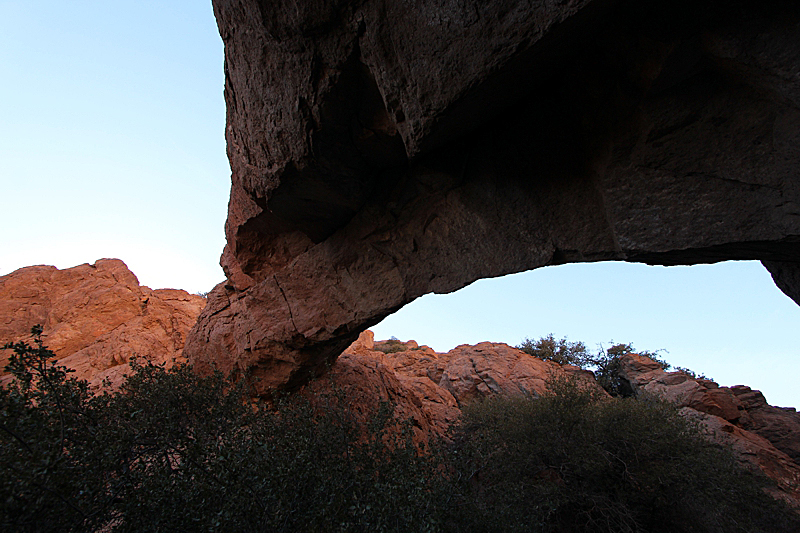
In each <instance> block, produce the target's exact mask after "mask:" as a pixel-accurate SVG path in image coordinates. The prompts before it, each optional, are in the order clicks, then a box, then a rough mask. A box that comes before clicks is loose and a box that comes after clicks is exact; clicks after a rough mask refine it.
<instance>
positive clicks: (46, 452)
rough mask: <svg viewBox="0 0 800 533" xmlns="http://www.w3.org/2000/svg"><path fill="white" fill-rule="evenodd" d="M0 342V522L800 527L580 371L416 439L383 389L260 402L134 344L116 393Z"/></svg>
mask: <svg viewBox="0 0 800 533" xmlns="http://www.w3.org/2000/svg"><path fill="white" fill-rule="evenodd" d="M10 347H11V348H12V349H13V351H14V355H12V357H11V363H10V364H9V366H8V369H9V370H10V371H11V372H12V373H13V374H14V376H15V381H14V382H13V383H12V384H11V386H10V387H8V388H0V530H2V531H15V532H17V531H19V532H27V531H31V532H48V531H59V532H61V531H104V532H111V531H114V532H128V531H131V532H132V531H137V532H138V531H144V532H147V531H154V532H155V531H226V532H228V531H230V532H239V531H245V532H246V531H253V532H261V531H303V532H306V531H311V532H314V531H320V532H322V531H325V532H328V531H334V532H350V531H353V532H356V531H370V532H371V531H425V532H427V531H452V532H459V531H512V532H513V531H541V532H566V531H576V532H580V531H587V532H588V531H591V532H595V531H597V532H611V531H615V532H616V531H632V532H644V531H649V532H655V533H657V532H661V531H674V532H679V533H680V532H716V531H726V532H728V531H753V532H758V531H792V530H793V529H791V528H793V527H794V528H797V527H800V525H799V524H798V522H797V520H796V517H794V518H793V516H794V515H790V514H788V513H787V512H785V509H783V508H781V507H780V505H779V504H778V503H777V502H775V501H774V500H772V499H771V498H769V497H767V496H765V494H764V493H763V492H761V489H760V487H761V486H762V485H763V484H764V483H766V481H764V480H763V479H760V478H757V477H756V476H754V475H752V474H749V473H746V472H743V471H741V470H740V469H739V468H738V467H737V465H736V464H735V461H733V459H732V458H731V456H730V454H729V453H728V452H726V451H725V450H724V449H721V448H720V447H719V446H716V445H713V444H710V443H709V442H708V441H706V440H705V439H704V438H703V435H702V433H701V432H700V430H699V428H698V427H697V426H696V425H693V424H692V423H691V422H689V421H686V420H684V419H682V418H681V417H680V416H678V414H677V412H676V411H675V409H674V408H672V407H670V406H668V405H666V404H662V403H660V402H657V401H653V400H634V399H623V398H614V399H608V398H607V397H606V398H605V399H603V398H600V397H599V396H598V395H597V393H594V392H591V391H588V390H585V389H581V388H580V387H579V385H578V384H577V383H576V382H575V381H563V380H562V381H552V382H551V383H550V387H551V390H550V392H549V393H548V394H545V395H543V397H542V398H541V399H539V400H534V399H533V398H502V397H494V398H489V399H487V400H485V401H483V402H480V403H474V404H471V405H469V406H467V408H466V409H465V411H464V415H463V418H462V421H461V423H460V424H459V425H458V426H457V427H455V428H454V430H453V433H452V435H451V437H452V440H451V441H442V442H438V443H436V442H434V443H432V446H431V447H429V448H428V449H427V450H425V453H420V452H419V451H418V449H417V448H416V447H415V446H414V445H413V443H412V441H411V435H412V431H411V430H412V427H411V426H410V423H409V422H402V421H401V422H399V423H398V422H396V421H395V417H394V415H393V408H392V406H391V405H390V404H381V405H377V406H375V409H374V411H373V412H372V414H371V415H370V416H369V417H368V420H367V421H366V424H365V423H364V421H363V419H361V418H360V417H356V416H355V415H354V414H353V412H351V411H349V410H348V401H347V400H348V398H347V393H346V391H341V390H338V389H336V388H335V387H333V392H332V393H330V394H328V395H320V396H315V397H312V398H310V399H307V398H304V397H303V396H300V395H294V396H291V397H286V398H283V399H278V400H276V401H275V403H274V405H272V406H269V407H268V406H266V405H263V404H259V405H256V406H254V405H252V403H251V402H250V400H249V394H248V391H247V390H246V388H245V387H244V385H242V382H238V383H233V382H231V381H229V380H227V379H225V378H223V376H221V375H219V374H216V375H213V376H209V377H198V376H196V375H195V374H194V373H193V372H192V371H191V369H190V368H189V367H188V366H185V365H178V366H175V367H173V368H171V369H169V370H166V369H165V368H163V367H161V366H156V365H152V364H149V363H147V364H138V363H137V362H135V361H134V362H132V368H133V370H132V374H131V376H130V377H128V378H127V379H126V381H125V382H124V384H123V385H122V388H121V390H120V391H119V392H116V393H104V394H100V395H96V396H93V395H92V394H91V393H90V391H89V389H88V386H87V384H86V382H85V381H80V380H75V379H72V378H70V377H69V375H68V372H67V370H66V369H64V368H63V367H59V366H57V365H53V364H52V363H50V362H49V359H50V358H52V357H53V354H52V352H50V351H49V350H48V349H47V348H45V347H44V346H43V344H42V341H41V328H35V329H34V342H33V345H32V346H31V345H28V344H26V343H17V344H14V345H11V346H10ZM609 351H611V350H609ZM613 353H616V351H614V352H612V355H613Z"/></svg>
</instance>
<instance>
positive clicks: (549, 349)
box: [517, 333, 592, 368]
mask: <svg viewBox="0 0 800 533" xmlns="http://www.w3.org/2000/svg"><path fill="white" fill-rule="evenodd" d="M517 349H519V350H522V351H523V352H525V353H527V354H528V355H532V356H534V357H538V358H539V359H544V360H547V361H553V362H555V363H558V364H560V365H575V366H579V367H581V368H585V367H586V365H588V364H589V363H590V362H591V358H592V356H591V354H590V353H589V352H587V351H586V346H585V345H584V344H583V343H582V342H568V341H567V339H566V338H563V339H560V340H556V338H555V337H553V334H552V333H550V334H549V335H547V336H546V337H542V338H540V339H539V340H538V341H534V340H532V339H530V338H526V339H525V340H524V341H522V343H521V344H520V345H519V346H517Z"/></svg>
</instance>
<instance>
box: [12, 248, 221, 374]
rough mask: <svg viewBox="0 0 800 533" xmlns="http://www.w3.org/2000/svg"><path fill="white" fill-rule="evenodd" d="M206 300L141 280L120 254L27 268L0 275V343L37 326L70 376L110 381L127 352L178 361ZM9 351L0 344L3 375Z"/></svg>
mask: <svg viewBox="0 0 800 533" xmlns="http://www.w3.org/2000/svg"><path fill="white" fill-rule="evenodd" d="M205 303H206V301H205V298H203V297H201V296H197V295H192V294H189V293H187V292H185V291H182V290H174V289H158V290H151V289H149V288H148V287H143V286H140V285H139V280H137V279H136V276H135V275H134V274H133V273H132V272H131V271H130V270H128V267H127V266H125V263H123V262H122V261H120V260H119V259H101V260H99V261H97V262H96V263H95V264H94V265H89V264H84V265H80V266H76V267H74V268H68V269H64V270H58V269H57V268H55V267H52V266H31V267H25V268H21V269H19V270H16V271H14V272H12V273H11V274H8V275H5V276H2V277H0V346H2V345H4V344H5V343H7V342H17V341H21V340H26V341H27V340H29V338H30V330H31V327H32V326H33V325H35V324H41V325H42V326H43V327H44V341H45V345H46V346H47V347H48V348H50V349H51V350H53V351H54V352H55V353H56V355H57V356H58V361H59V363H60V364H63V365H65V366H67V367H69V368H72V369H74V370H76V373H75V374H73V375H74V376H75V377H77V378H80V379H86V380H88V381H89V382H90V383H92V384H94V385H98V384H100V383H102V381H103V379H104V378H108V379H109V380H110V381H111V383H112V384H114V383H117V382H119V380H120V379H121V376H122V374H123V373H124V372H126V371H128V370H129V369H130V367H129V365H128V361H129V360H130V358H131V357H134V356H135V357H142V358H144V359H147V360H150V361H153V362H154V363H168V364H172V362H173V361H174V360H181V358H182V351H183V347H184V343H185V340H186V334H187V333H188V331H189V329H190V328H191V327H192V326H193V325H194V323H195V321H196V320H197V316H198V315H199V314H200V311H201V310H202V309H203V307H204V306H205ZM9 357H10V351H6V350H0V373H2V369H3V368H5V365H6V364H7V363H8V358H9Z"/></svg>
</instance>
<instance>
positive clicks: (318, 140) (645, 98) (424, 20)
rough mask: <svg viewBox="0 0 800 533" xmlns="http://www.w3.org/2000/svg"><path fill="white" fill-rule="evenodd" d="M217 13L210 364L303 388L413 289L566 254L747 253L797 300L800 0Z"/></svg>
mask: <svg viewBox="0 0 800 533" xmlns="http://www.w3.org/2000/svg"><path fill="white" fill-rule="evenodd" d="M213 3H214V10H215V14H216V17H217V22H218V26H219V29H220V35H221V36H222V39H223V41H224V43H225V70H226V82H225V98H226V103H227V129H226V137H227V142H228V156H229V159H230V162H231V168H232V185H231V196H230V202H229V214H228V220H227V223H226V235H227V245H226V247H225V250H224V252H223V256H222V261H221V262H222V265H223V268H224V270H225V272H226V275H227V281H226V282H225V283H223V284H221V285H219V286H218V287H217V288H215V289H214V291H212V294H211V295H210V298H209V305H208V306H207V308H206V309H205V311H204V312H203V313H202V314H201V316H200V319H199V321H198V323H197V325H196V326H195V328H194V329H193V330H192V332H191V333H190V335H189V338H188V339H187V345H186V351H185V354H186V355H187V356H188V357H189V359H190V360H191V361H192V362H194V363H195V364H196V365H197V366H198V368H201V369H203V368H205V369H210V368H212V367H214V366H216V367H217V368H220V369H222V370H223V371H237V372H245V371H246V372H251V373H252V374H254V375H255V376H256V377H259V378H260V379H261V380H260V381H259V383H260V384H261V385H259V387H260V388H261V390H262V392H266V391H267V390H269V389H271V388H293V387H297V386H300V385H301V384H302V383H304V382H305V381H306V380H307V379H308V378H309V377H310V376H313V375H315V374H319V373H320V372H322V371H324V369H325V367H326V366H327V365H328V364H329V363H330V362H331V361H333V360H334V359H335V358H336V357H338V355H339V354H340V353H341V352H342V351H343V350H344V349H345V348H346V347H347V346H348V345H349V344H350V343H351V342H352V341H354V340H355V339H356V337H357V336H358V334H359V332H361V331H363V330H364V329H366V328H368V327H369V326H371V325H373V324H376V323H377V322H379V321H380V320H381V319H383V318H384V317H385V316H387V315H389V314H391V313H392V312H394V311H396V310H397V309H399V308H400V307H402V306H403V305H405V304H406V303H408V302H410V301H412V300H414V299H415V298H417V297H419V296H422V295H424V294H426V293H429V292H437V293H446V292H451V291H454V290H456V289H459V288H461V287H463V286H465V285H467V284H469V283H471V282H473V281H475V280H477V279H479V278H485V277H493V276H501V275H505V274H509V273H513V272H520V271H523V270H528V269H532V268H536V267H540V266H545V265H552V264H561V263H566V262H577V261H603V260H625V261H637V262H646V263H650V264H664V265H677V264H695V263H709V262H716V261H721V260H727V259H758V260H762V261H764V263H765V266H766V267H767V268H768V269H769V270H770V272H771V273H772V274H773V277H774V278H775V280H776V283H777V285H778V286H779V287H780V288H781V289H782V290H784V292H786V293H787V294H788V295H789V296H790V297H792V298H794V299H795V301H800V284H799V283H798V282H797V280H798V279H800V266H799V265H800V177H798V172H799V171H798V169H800V4H798V3H796V2H788V1H787V2H779V1H776V2H756V1H744V0H736V1H733V2H720V1H710V0H700V1H692V2H689V1H669V2H667V1H653V2H646V3H642V2H635V1H625V0H616V1H612V0H570V1H564V2H550V1H548V2H527V1H521V0H499V1H495V2H483V1H478V0H415V1H409V2H397V1H387V0H359V1H347V0H326V1H323V2H311V1H301V0H214V2H213Z"/></svg>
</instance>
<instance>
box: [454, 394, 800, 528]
mask: <svg viewBox="0 0 800 533" xmlns="http://www.w3.org/2000/svg"><path fill="white" fill-rule="evenodd" d="M454 442H455V443H456V449H455V451H454V457H457V458H458V461H457V462H456V466H455V470H456V471H457V474H456V475H454V479H457V480H459V481H458V483H457V485H458V490H457V491H455V492H457V493H458V494H459V495H460V497H461V498H462V501H461V504H460V505H461V507H462V509H463V512H462V513H460V514H459V515H458V520H459V521H458V523H457V524H456V525H455V526H454V527H453V530H454V531H458V530H463V531H467V530H469V531H541V532H609V533H610V532H652V533H657V532H672V533H674V532H717V531H719V532H722V531H725V532H729V531H740V532H756V531H763V532H770V531H772V532H774V531H793V530H794V529H791V528H793V527H797V526H798V525H800V522H798V521H797V518H796V515H793V514H792V513H791V512H790V511H788V510H787V509H786V508H785V507H783V506H782V505H781V504H780V503H778V502H776V501H775V500H773V499H772V498H771V497H770V496H768V495H766V494H765V493H764V492H763V491H762V490H761V487H762V486H764V485H765V484H767V480H766V478H760V477H758V476H755V475H754V474H752V473H750V472H747V471H744V470H742V469H741V468H740V467H739V466H738V464H737V463H736V461H735V460H734V458H733V457H732V455H731V454H730V452H729V451H728V450H726V449H724V448H722V447H720V446H719V445H716V444H714V443H712V442H711V441H709V440H708V439H706V438H705V437H704V435H703V432H702V430H701V428H700V427H699V426H697V425H696V424H695V423H693V422H692V421H689V420H686V419H684V418H683V417H681V416H680V415H679V413H678V412H677V410H676V409H675V407H673V406H671V405H669V404H666V403H663V402H660V401H657V400H655V399H652V398H650V399H633V398H608V397H606V398H601V397H599V396H598V395H597V394H596V393H595V392H592V391H590V390H588V389H583V388H581V386H580V384H579V383H578V382H576V381H574V380H556V381H553V382H551V390H550V392H549V393H548V394H546V395H544V396H543V397H542V398H540V399H534V398H532V397H520V396H517V397H499V396H496V397H491V398H487V399H485V400H483V401H477V402H474V403H472V404H470V405H468V406H467V407H466V408H465V410H464V414H463V419H462V422H461V424H460V426H458V427H457V429H456V430H455V432H454Z"/></svg>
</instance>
